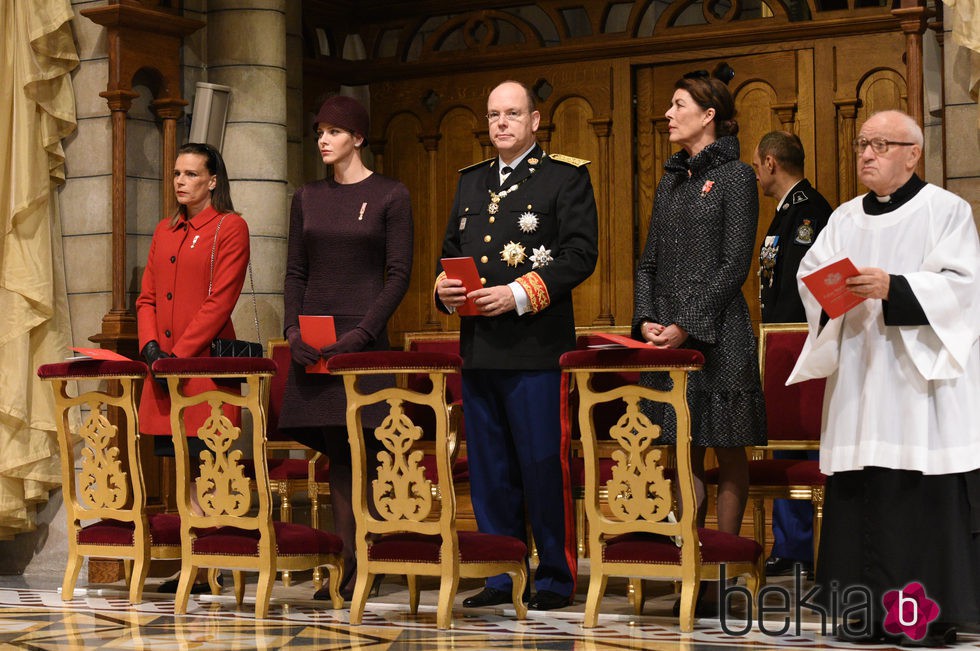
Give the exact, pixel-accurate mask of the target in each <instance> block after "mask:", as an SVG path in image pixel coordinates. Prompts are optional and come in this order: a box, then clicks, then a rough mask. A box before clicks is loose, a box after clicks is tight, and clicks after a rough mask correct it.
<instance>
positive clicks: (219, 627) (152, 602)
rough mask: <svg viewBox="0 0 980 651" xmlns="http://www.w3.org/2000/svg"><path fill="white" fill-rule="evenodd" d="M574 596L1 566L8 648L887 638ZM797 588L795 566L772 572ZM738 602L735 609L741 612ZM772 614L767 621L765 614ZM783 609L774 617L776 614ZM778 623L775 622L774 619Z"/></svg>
mask: <svg viewBox="0 0 980 651" xmlns="http://www.w3.org/2000/svg"><path fill="white" fill-rule="evenodd" d="M580 569H581V570H582V574H583V579H582V581H581V583H580V586H579V594H578V595H577V598H576V600H575V604H574V605H572V606H569V607H568V608H565V609H561V610H557V611H551V612H548V613H540V612H530V613H529V614H528V618H527V619H526V620H524V621H517V620H515V619H514V612H513V609H512V608H510V609H509V608H505V607H497V608H487V609H479V610H468V609H463V608H462V607H461V601H462V599H463V598H465V597H466V596H469V595H470V594H473V593H474V592H476V591H477V590H479V588H480V583H479V582H475V581H463V582H462V583H461V585H460V591H459V594H458V595H457V600H456V609H455V612H454V619H453V628H452V630H449V631H440V630H438V629H437V628H436V625H435V622H436V619H435V603H436V588H437V587H438V586H437V584H435V583H433V584H432V585H427V586H424V587H429V588H432V589H428V590H424V591H423V594H422V605H421V606H420V608H419V614H418V616H416V617H413V616H412V615H411V614H410V613H409V612H408V606H407V601H408V600H407V589H406V586H405V583H404V580H403V579H399V578H396V577H391V578H388V579H387V580H385V582H384V583H383V584H382V586H381V591H380V594H379V595H378V596H377V597H375V598H373V599H371V600H369V602H368V606H367V609H366V612H365V615H364V621H363V623H362V624H361V625H359V626H351V625H350V624H349V622H348V612H347V610H346V609H342V610H332V609H330V608H327V607H325V606H324V604H323V603H322V602H316V601H312V600H311V599H310V597H311V596H312V593H313V586H312V582H311V580H310V576H309V574H308V573H307V574H300V575H298V576H294V577H293V581H292V584H291V585H290V586H285V585H283V584H282V583H279V582H277V584H276V587H275V590H274V593H273V601H272V605H271V608H270V613H269V617H268V618H266V619H261V620H257V619H256V618H255V617H254V615H253V610H252V609H253V606H254V601H253V600H252V599H250V596H251V595H252V594H254V585H249V590H247V592H246V594H247V596H246V599H245V604H244V606H243V608H242V609H241V610H239V609H238V608H237V607H236V605H235V601H234V598H233V597H232V596H231V590H230V588H228V587H226V588H225V590H224V592H223V594H221V595H219V596H212V595H205V596H195V597H193V598H192V601H191V603H190V604H189V605H188V612H187V614H186V615H182V616H175V615H174V614H173V600H172V597H170V596H168V595H162V594H157V593H155V592H153V588H154V587H155V586H156V585H158V584H159V582H160V580H161V579H155V578H150V579H148V580H147V591H146V593H145V600H144V602H143V603H140V604H137V605H135V606H131V605H130V604H129V603H128V600H127V598H126V594H125V592H124V586H123V585H122V583H119V584H112V585H88V584H86V582H85V580H84V577H85V574H84V572H83V575H82V578H81V579H80V580H79V587H78V588H76V591H75V594H74V595H73V598H72V599H71V600H70V601H67V602H65V601H63V600H62V598H61V594H60V582H61V577H60V576H55V575H50V576H30V577H24V576H6V577H0V649H36V650H55V649H58V650H61V649H204V650H207V649H215V650H229V649H304V650H305V649H310V650H313V649H317V650H319V649H372V650H374V649H378V650H381V649H385V650H389V649H390V650H395V649H449V648H452V649H491V648H492V649H548V650H554V651H558V650H575V651H578V650H596V651H598V650H605V649H637V648H642V649H664V650H668V649H669V650H674V649H691V650H692V651H693V650H698V651H713V650H718V651H721V650H722V649H742V648H746V647H751V648H752V649H775V648H788V647H792V648H808V649H813V648H821V649H824V648H835V649H848V648H861V649H865V650H869V649H887V648H891V647H890V646H888V645H861V646H860V647H857V646H856V645H849V644H845V643H842V642H838V641H837V640H835V639H834V638H833V637H832V636H825V635H822V634H821V632H820V625H819V622H818V621H816V620H813V619H806V618H804V621H803V622H802V623H801V625H800V632H799V634H798V635H797V634H796V630H795V622H794V623H793V626H792V627H791V630H790V631H789V632H788V633H787V634H784V635H770V634H766V633H764V632H761V631H760V629H759V626H758V622H757V621H755V622H753V623H752V625H751V626H749V625H748V624H747V622H746V620H745V612H744V610H743V611H742V612H741V615H740V616H739V615H738V614H737V615H736V616H735V617H733V618H731V619H729V620H727V627H728V629H729V631H733V630H735V631H737V630H739V629H743V630H747V631H748V632H747V633H745V634H744V635H732V634H729V633H727V632H726V631H725V630H723V629H722V626H721V623H720V622H719V620H717V619H713V620H712V619H701V620H698V621H697V622H696V626H695V630H694V632H693V633H690V634H686V635H685V634H681V633H680V631H679V629H678V627H677V620H676V618H675V617H673V616H671V608H672V606H673V604H674V602H675V601H676V599H677V597H676V595H674V594H673V593H672V587H671V586H670V584H663V583H660V584H648V586H649V587H648V591H650V592H653V595H652V596H651V598H650V599H648V601H647V603H646V606H645V609H644V614H643V615H642V616H640V617H637V616H634V615H633V613H632V607H631V605H630V603H629V601H628V599H627V597H626V584H625V582H613V581H611V582H610V585H609V589H608V591H607V595H606V597H605V598H604V599H603V603H602V608H601V612H602V614H601V616H600V620H599V626H597V627H596V628H593V629H585V628H583V627H582V625H581V623H582V613H583V611H584V607H585V606H584V603H585V591H586V589H587V586H588V578H587V573H588V567H587V564H586V566H585V567H583V568H580ZM770 584H774V585H781V586H783V587H785V588H786V589H787V590H789V591H792V589H793V582H792V580H791V579H789V578H785V579H784V578H777V579H772V580H770ZM738 612H739V611H736V613H738ZM767 621H769V620H768V619H767ZM773 621H776V620H773ZM771 628H778V625H776V624H774V625H773V626H772V627H771ZM956 647H957V648H962V649H971V648H973V649H980V634H970V633H967V634H962V633H961V635H960V641H959V643H958V644H957V645H956Z"/></svg>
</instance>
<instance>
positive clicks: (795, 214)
mask: <svg viewBox="0 0 980 651" xmlns="http://www.w3.org/2000/svg"><path fill="white" fill-rule="evenodd" d="M803 160H804V152H803V143H802V142H800V139H799V137H797V136H796V135H794V134H792V133H789V132H786V131H772V132H770V133H767V134H766V135H764V136H763V137H762V140H760V141H759V146H758V147H757V148H756V150H755V155H754V156H753V158H752V167H754V168H755V175H756V178H757V179H758V181H759V186H760V187H761V188H762V191H763V192H764V193H765V195H766V196H768V197H773V198H774V199H779V203H778V204H777V208H776V215H775V216H774V217H773V219H772V223H771V224H770V225H769V230H768V232H767V233H766V238H765V240H763V243H762V251H761V253H760V255H759V301H760V302H761V304H762V321H763V323H803V322H805V321H806V313H805V312H804V310H803V302H802V301H801V300H800V293H799V290H798V289H797V286H796V271H797V269H798V268H799V266H800V260H802V259H803V255H804V254H805V253H806V252H807V251H808V250H809V249H810V246H811V245H812V244H813V242H814V240H815V239H816V237H817V235H818V234H819V233H820V231H821V230H822V229H823V227H824V226H826V225H827V219H828V218H829V217H830V213H831V212H833V210H832V209H831V207H830V204H828V203H827V200H826V199H824V198H823V196H821V195H820V193H819V192H817V191H816V190H814V189H813V186H811V185H810V182H809V181H807V180H806V179H805V178H803ZM776 454H777V456H779V457H780V458H797V457H800V458H816V456H815V453H809V454H808V453H806V452H803V453H794V452H777V453H776ZM772 533H773V541H774V542H773V546H772V553H771V554H770V555H769V558H768V560H766V574H767V575H769V576H779V575H785V574H790V573H792V571H793V566H794V565H796V564H797V563H799V564H800V565H801V566H802V567H803V569H804V570H806V571H808V572H809V570H810V569H811V568H812V567H813V505H812V504H810V503H809V502H806V501H803V500H775V502H774V504H773V509H772Z"/></svg>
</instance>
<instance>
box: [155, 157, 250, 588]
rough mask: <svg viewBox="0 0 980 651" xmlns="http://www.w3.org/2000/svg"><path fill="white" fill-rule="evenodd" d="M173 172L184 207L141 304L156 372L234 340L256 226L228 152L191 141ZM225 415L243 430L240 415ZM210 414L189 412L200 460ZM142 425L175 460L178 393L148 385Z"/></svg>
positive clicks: (159, 245)
mask: <svg viewBox="0 0 980 651" xmlns="http://www.w3.org/2000/svg"><path fill="white" fill-rule="evenodd" d="M173 174H174V177H173V183H174V192H175V193H176V195H177V203H178V209H177V212H176V213H175V214H174V215H173V217H171V218H170V219H165V220H163V221H161V222H160V223H159V224H158V225H157V228H156V231H155V232H154V233H153V241H152V243H151V244H150V255H149V258H148V259H147V261H146V270H145V271H144V272H143V286H142V290H141V291H140V296H139V298H138V299H136V319H137V324H138V329H139V343H140V350H141V352H142V355H143V357H144V359H145V360H146V363H147V364H149V365H150V366H152V365H153V362H155V361H156V360H158V359H160V358H161V357H208V356H210V354H211V347H210V346H211V340H212V339H214V338H215V337H221V338H228V339H234V338H235V329H234V327H233V326H232V323H231V312H232V310H233V309H234V308H235V304H236V303H237V302H238V295H239V294H240V293H241V290H242V284H243V283H244V281H245V272H246V270H247V269H248V256H249V240H248V225H247V224H246V223H245V220H244V219H242V217H241V215H239V214H238V213H236V212H234V210H235V208H234V206H233V205H232V202H231V191H230V188H229V184H228V173H227V171H226V169H225V164H224V161H223V160H222V159H221V154H219V153H218V151H217V150H216V149H215V148H214V147H211V146H210V145H206V144H200V143H188V144H186V145H184V146H183V147H181V148H180V149H179V150H178V151H177V160H176V162H175V164H174V172H173ZM186 387H187V391H188V393H191V394H194V393H200V392H202V391H208V390H211V389H215V388H217V385H216V384H215V382H214V381H213V380H211V379H208V378H195V379H191V380H187V383H186ZM224 409H225V411H224V413H225V416H226V417H228V418H229V419H230V420H231V421H232V423H233V424H235V425H238V424H239V422H240V420H241V415H240V412H239V410H238V409H237V408H234V407H231V406H225V408H224ZM209 411H210V407H209V406H208V405H206V404H204V405H197V406H196V407H193V408H191V409H188V410H187V412H185V413H186V421H185V425H186V431H187V435H188V436H190V437H195V438H194V439H189V440H188V443H189V448H190V452H191V455H192V457H196V456H198V455H199V454H200V451H201V449H203V446H202V445H201V444H200V443H199V441H197V440H196V437H197V430H198V429H199V428H200V427H201V426H202V425H203V424H204V422H205V420H206V419H207V417H208V415H209ZM139 421H140V431H141V432H142V433H143V434H150V435H156V436H155V441H154V449H155V451H156V452H157V454H158V455H161V456H173V441H172V439H171V438H170V434H171V431H170V395H169V394H168V393H167V388H166V383H165V382H163V381H162V380H160V381H157V382H145V383H144V384H143V392H142V394H141V396H140V406H139ZM168 583H169V582H168ZM166 585H167V584H164V586H161V588H160V589H161V590H166ZM174 588H176V585H174ZM195 588H197V586H195Z"/></svg>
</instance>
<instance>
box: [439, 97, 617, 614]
mask: <svg viewBox="0 0 980 651" xmlns="http://www.w3.org/2000/svg"><path fill="white" fill-rule="evenodd" d="M487 120H488V121H489V126H490V138H491V140H492V141H493V144H494V146H495V147H496V149H497V153H498V156H497V158H493V159H490V160H486V161H483V162H482V163H477V164H476V165H472V166H470V167H467V168H465V169H463V170H461V175H460V179H459V185H458V186H457V189H456V200H455V202H454V204H453V209H452V214H451V215H450V218H449V224H448V226H447V228H446V236H445V239H444V241H443V247H442V256H443V257H446V258H449V257H461V256H471V257H472V258H473V259H474V260H475V262H476V267H477V270H478V271H479V275H480V281H481V282H482V284H483V287H482V288H481V289H477V290H475V291H471V292H470V293H469V294H467V293H466V289H465V288H464V287H463V285H462V282H461V281H460V280H458V279H450V278H447V277H446V274H445V272H444V271H443V270H442V265H441V264H440V265H439V269H438V272H439V273H438V277H437V278H436V283H435V300H436V305H437V307H438V308H439V309H441V310H443V311H447V312H452V311H454V310H456V309H458V308H459V307H461V306H462V305H463V304H464V302H465V301H467V300H469V301H472V303H473V304H474V305H475V307H476V309H477V310H478V315H477V316H464V317H461V323H460V351H461V354H462V357H463V413H464V417H465V419H466V421H465V424H466V445H467V452H468V460H469V471H470V487H471V494H472V500H473V510H474V513H475V514H476V520H477V524H478V525H479V528H480V531H484V532H487V533H494V534H502V535H509V536H514V537H516V538H519V539H521V540H526V538H527V526H526V523H525V513H526V515H527V520H528V521H529V522H530V525H531V531H532V534H533V536H534V541H535V544H536V545H537V550H538V558H539V561H540V562H539V564H538V567H537V570H536V571H535V574H534V585H535V589H536V594H535V595H534V597H533V598H531V600H530V602H529V603H528V606H529V607H530V608H531V609H533V610H551V609H553V608H561V607H563V606H567V605H569V604H570V603H571V602H572V598H573V595H574V591H575V571H576V551H575V540H574V524H573V515H572V506H571V496H570V493H569V487H568V467H567V463H568V455H567V449H568V441H563V440H562V434H561V424H560V413H561V412H560V404H561V373H560V371H559V366H558V358H559V357H560V356H561V354H562V353H564V352H566V351H569V350H572V349H573V348H574V347H575V315H574V311H573V308H572V289H573V288H575V287H576V286H577V285H578V284H579V283H581V282H582V281H584V280H585V279H586V278H588V277H589V276H590V275H591V274H592V271H593V270H594V269H595V264H596V258H597V257H598V249H597V239H598V226H597V217H596V206H595V197H594V195H593V191H592V182H591V180H590V178H589V173H588V170H587V168H586V164H587V162H588V161H583V160H579V159H575V158H571V157H568V156H561V155H559V154H547V153H545V152H544V151H542V149H541V147H540V146H539V145H538V144H537V142H536V139H535V135H534V132H535V131H536V130H537V128H538V124H539V123H540V120H541V116H540V114H539V113H538V111H536V110H535V106H534V97H533V95H532V94H531V93H530V92H529V91H528V89H527V88H526V87H525V86H523V85H522V84H520V83H517V82H513V81H506V82H504V83H502V84H500V85H499V86H497V87H496V88H494V89H493V91H491V93H490V96H489V98H488V100H487ZM510 591H511V580H510V577H509V576H507V575H500V576H496V577H492V578H490V579H489V580H488V581H487V584H486V587H485V588H484V590H483V591H482V592H480V593H478V594H476V595H474V596H472V597H470V598H468V599H466V600H464V601H463V605H464V606H466V607H478V606H490V605H495V604H500V603H506V602H509V601H510Z"/></svg>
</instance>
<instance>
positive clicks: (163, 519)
mask: <svg viewBox="0 0 980 651" xmlns="http://www.w3.org/2000/svg"><path fill="white" fill-rule="evenodd" d="M147 520H148V521H149V525H150V544H151V545H165V546H168V547H169V546H174V547H179V546H180V518H179V517H178V516H176V515H170V514H166V513H158V514H155V515H151V516H149V518H147ZM135 530H136V525H134V524H133V523H132V522H122V521H120V520H100V521H98V522H95V523H93V524H90V525H88V526H86V527H84V528H83V529H82V530H81V531H79V532H78V542H79V543H81V544H83V545H117V546H120V547H132V546H133V532H134V531H135Z"/></svg>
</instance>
